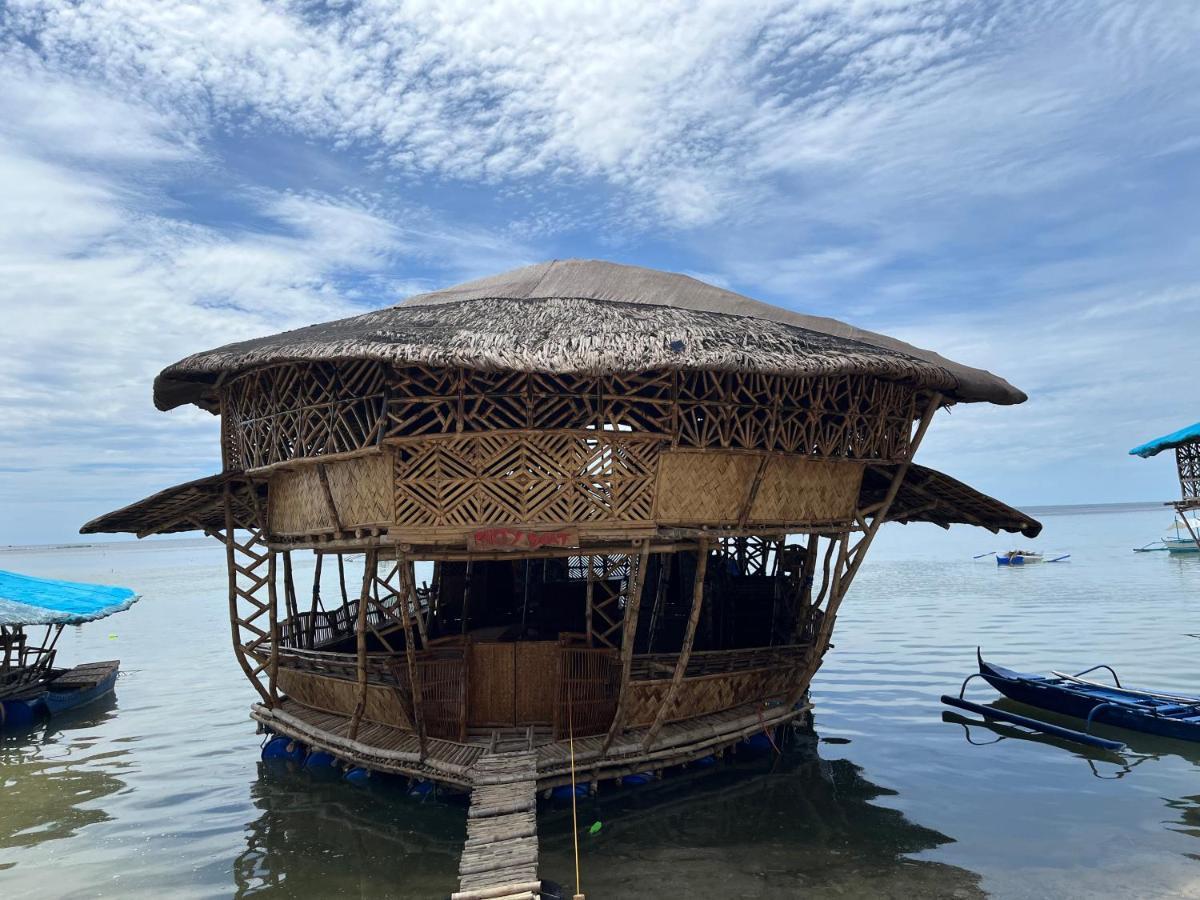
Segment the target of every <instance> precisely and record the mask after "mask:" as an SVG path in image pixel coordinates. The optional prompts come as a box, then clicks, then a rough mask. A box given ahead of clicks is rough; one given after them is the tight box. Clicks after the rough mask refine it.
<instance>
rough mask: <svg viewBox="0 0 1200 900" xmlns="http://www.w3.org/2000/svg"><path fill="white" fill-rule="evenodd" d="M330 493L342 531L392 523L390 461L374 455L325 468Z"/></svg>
mask: <svg viewBox="0 0 1200 900" xmlns="http://www.w3.org/2000/svg"><path fill="white" fill-rule="evenodd" d="M326 472H327V476H328V478H329V490H330V493H332V494H333V502H334V505H335V506H336V507H337V511H338V517H339V518H340V519H341V520H342V526H343V527H345V528H356V527H362V526H367V525H378V524H385V523H388V522H391V520H392V491H391V477H392V461H391V458H390V456H389V454H387V453H373V454H371V455H370V456H358V457H355V458H353V459H344V460H337V461H336V462H330V463H328V464H327V465H326Z"/></svg>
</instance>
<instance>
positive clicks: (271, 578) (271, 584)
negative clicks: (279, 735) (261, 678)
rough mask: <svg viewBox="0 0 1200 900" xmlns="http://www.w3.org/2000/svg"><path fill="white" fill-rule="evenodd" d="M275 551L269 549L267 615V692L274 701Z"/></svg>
mask: <svg viewBox="0 0 1200 900" xmlns="http://www.w3.org/2000/svg"><path fill="white" fill-rule="evenodd" d="M275 555H276V554H275V552H274V551H273V550H268V551H267V617H268V621H269V622H270V631H271V655H270V657H269V660H268V663H267V692H268V693H270V695H271V700H272V702H278V700H279V691H278V689H277V688H276V686H275V682H276V680H277V678H278V676H279V593H278V587H277V586H276V584H275V581H276V574H277V573H276V571H275Z"/></svg>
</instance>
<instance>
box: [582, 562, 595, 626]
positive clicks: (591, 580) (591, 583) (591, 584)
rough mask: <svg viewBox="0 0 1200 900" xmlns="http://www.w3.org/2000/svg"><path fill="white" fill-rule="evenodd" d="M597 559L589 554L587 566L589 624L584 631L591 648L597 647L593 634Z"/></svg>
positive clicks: (587, 612) (587, 619)
mask: <svg viewBox="0 0 1200 900" xmlns="http://www.w3.org/2000/svg"><path fill="white" fill-rule="evenodd" d="M595 559H596V557H594V556H592V555H591V554H590V553H589V554H588V556H587V566H588V571H587V610H586V613H585V618H586V621H587V624H586V625H585V627H584V631H585V632H586V634H587V645H588V646H589V647H594V646H595V645H596V642H595V638H594V637H593V632H592V606H593V604H594V601H595V589H596V574H595V568H594V560H595Z"/></svg>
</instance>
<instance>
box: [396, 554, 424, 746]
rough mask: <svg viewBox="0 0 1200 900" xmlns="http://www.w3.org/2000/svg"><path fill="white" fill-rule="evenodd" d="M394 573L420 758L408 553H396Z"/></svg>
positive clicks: (421, 726) (418, 683)
mask: <svg viewBox="0 0 1200 900" xmlns="http://www.w3.org/2000/svg"><path fill="white" fill-rule="evenodd" d="M396 573H397V575H398V577H399V578H400V590H401V599H400V609H401V610H403V612H404V655H405V658H406V660H407V662H408V683H409V689H410V690H411V691H412V706H413V725H415V726H416V730H417V745H418V748H419V750H420V753H421V759H422V760H423V759H425V716H424V714H423V713H422V712H421V673H420V670H419V669H418V668H417V651H416V647H414V646H413V645H414V644H415V643H416V635H415V634H414V633H413V627H412V622H411V621H410V617H409V614H408V602H409V598H410V597H411V598H412V600H413V602H414V603H415V602H416V599H417V598H416V589H415V588H414V587H413V585H412V582H411V581H410V578H409V576H410V575H411V571H410V569H409V567H408V554H406V553H404V552H403V551H401V552H400V553H397V555H396Z"/></svg>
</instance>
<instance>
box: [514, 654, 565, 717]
mask: <svg viewBox="0 0 1200 900" xmlns="http://www.w3.org/2000/svg"><path fill="white" fill-rule="evenodd" d="M514 646H515V647H516V648H517V649H516V672H515V678H514V687H513V691H514V694H515V700H514V707H515V712H516V722H515V724H517V725H530V724H546V725H549V724H551V723H552V722H553V721H554V705H555V703H556V702H557V701H558V655H559V652H560V649H561V648H560V647H559V644H558V641H522V642H521V643H519V644H516V645H514Z"/></svg>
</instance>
